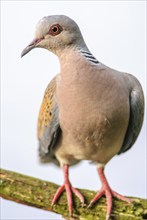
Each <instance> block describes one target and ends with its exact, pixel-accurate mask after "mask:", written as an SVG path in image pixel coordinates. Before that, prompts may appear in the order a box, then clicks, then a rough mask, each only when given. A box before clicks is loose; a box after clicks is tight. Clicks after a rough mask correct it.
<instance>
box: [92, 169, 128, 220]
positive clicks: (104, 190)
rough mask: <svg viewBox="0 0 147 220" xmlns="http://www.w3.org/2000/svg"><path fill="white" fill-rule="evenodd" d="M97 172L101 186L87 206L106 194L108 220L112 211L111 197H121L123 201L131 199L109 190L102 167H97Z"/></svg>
mask: <svg viewBox="0 0 147 220" xmlns="http://www.w3.org/2000/svg"><path fill="white" fill-rule="evenodd" d="M98 174H99V177H100V180H101V182H102V188H101V190H100V191H99V192H98V193H97V194H96V196H95V197H94V198H93V199H92V201H91V202H90V204H89V207H91V206H92V205H93V204H94V203H95V202H96V201H98V199H99V198H101V197H102V196H103V195H106V199H107V216H106V220H108V219H109V217H110V215H111V212H112V197H116V198H118V199H121V200H123V201H126V202H128V203H131V202H132V200H131V199H128V198H126V197H124V196H122V195H120V194H118V193H116V192H115V191H113V190H111V188H110V186H109V184H108V181H107V179H106V177H105V175H104V168H103V167H101V168H98Z"/></svg>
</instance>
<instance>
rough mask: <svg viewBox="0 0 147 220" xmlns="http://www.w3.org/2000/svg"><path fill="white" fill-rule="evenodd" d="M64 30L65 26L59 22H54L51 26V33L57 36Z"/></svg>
mask: <svg viewBox="0 0 147 220" xmlns="http://www.w3.org/2000/svg"><path fill="white" fill-rule="evenodd" d="M62 31H63V28H62V27H61V26H60V25H59V24H54V25H52V26H51V27H50V30H49V34H50V35H52V36H56V35H58V34H60V33H61V32H62Z"/></svg>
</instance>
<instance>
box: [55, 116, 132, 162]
mask: <svg viewBox="0 0 147 220" xmlns="http://www.w3.org/2000/svg"><path fill="white" fill-rule="evenodd" d="M119 122H120V123H119ZM119 122H118V121H117V120H113V121H112V120H109V119H108V118H107V117H103V116H102V117H100V116H99V117H97V118H96V117H95V120H93V121H92V120H90V121H89V122H88V121H87V122H86V121H84V120H83V122H82V123H81V122H80V123H79V124H78V125H75V126H72V127H71V128H69V129H68V130H66V128H67V127H66V124H65V127H64V126H63V128H62V131H63V132H62V138H61V141H60V143H59V146H58V147H57V150H56V153H55V154H56V157H57V159H58V160H59V161H60V163H61V164H62V163H63V164H64V163H66V164H75V163H77V162H78V161H80V160H91V161H93V162H95V163H102V164H106V163H107V162H108V161H109V160H110V159H111V158H112V157H113V156H114V155H115V154H117V153H118V151H119V150H120V148H121V146H122V143H123V140H124V136H125V132H126V129H127V123H128V122H127V120H126V119H125V120H123V123H122V119H121V118H120V121H119ZM77 123H78V122H77Z"/></svg>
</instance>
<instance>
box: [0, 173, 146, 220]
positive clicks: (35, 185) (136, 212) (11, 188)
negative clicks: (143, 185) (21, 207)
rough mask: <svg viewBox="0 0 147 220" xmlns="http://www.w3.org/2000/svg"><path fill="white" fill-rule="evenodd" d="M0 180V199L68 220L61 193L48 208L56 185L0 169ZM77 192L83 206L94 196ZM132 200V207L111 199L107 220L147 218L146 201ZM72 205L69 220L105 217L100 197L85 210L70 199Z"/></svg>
mask: <svg viewBox="0 0 147 220" xmlns="http://www.w3.org/2000/svg"><path fill="white" fill-rule="evenodd" d="M0 178H1V180H0V196H1V197H2V198H4V199H8V200H12V201H15V202H17V203H21V204H25V205H29V206H34V207H37V208H40V209H44V210H49V211H52V212H56V213H58V214H61V215H62V216H63V217H64V218H65V219H69V217H68V207H67V200H66V194H65V193H63V195H62V196H61V198H60V199H59V200H58V203H57V205H55V206H54V207H51V200H52V198H53V195H54V193H55V192H56V190H57V188H58V185H56V184H54V183H51V182H47V181H44V180H40V179H37V178H34V177H29V176H25V175H22V174H19V173H15V172H12V171H8V170H4V169H1V170H0ZM80 191H81V192H82V193H83V195H84V196H85V199H86V204H88V203H89V202H90V200H91V199H92V198H93V197H94V195H95V192H94V191H90V190H80ZM73 197H74V195H73ZM133 200H134V202H133V204H131V205H130V204H127V203H125V202H123V201H119V200H117V199H114V200H113V212H112V218H111V219H113V220H115V219H117V220H139V219H147V200H145V199H140V198H133ZM74 202H75V204H74V205H75V209H74V216H73V218H72V219H79V220H97V219H100V220H103V219H105V218H106V217H105V216H106V199H105V198H101V199H100V200H99V202H98V203H97V204H96V205H94V206H93V207H92V208H91V209H88V208H87V207H86V206H85V207H82V206H81V205H80V202H79V201H78V199H77V198H76V197H74Z"/></svg>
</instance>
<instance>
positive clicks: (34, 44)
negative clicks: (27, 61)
mask: <svg viewBox="0 0 147 220" xmlns="http://www.w3.org/2000/svg"><path fill="white" fill-rule="evenodd" d="M43 39H44V38H39V39H37V38H35V39H34V40H33V41H32V42H31V43H30V44H29V45H28V46H27V47H26V48H25V49H24V50H23V51H22V53H21V57H23V56H24V55H26V54H27V53H29V52H30V51H31V50H32V49H34V48H36V47H37V44H38V43H39V42H40V41H42V40H43Z"/></svg>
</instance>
